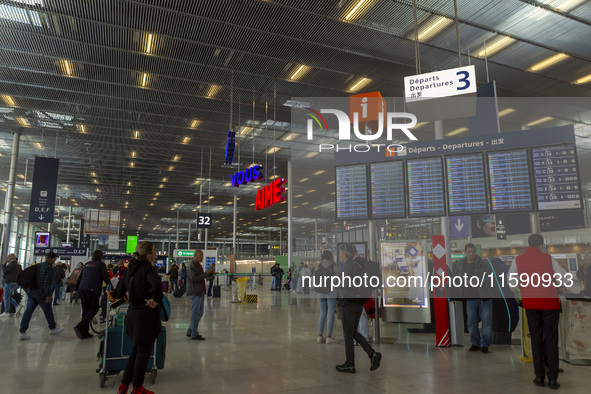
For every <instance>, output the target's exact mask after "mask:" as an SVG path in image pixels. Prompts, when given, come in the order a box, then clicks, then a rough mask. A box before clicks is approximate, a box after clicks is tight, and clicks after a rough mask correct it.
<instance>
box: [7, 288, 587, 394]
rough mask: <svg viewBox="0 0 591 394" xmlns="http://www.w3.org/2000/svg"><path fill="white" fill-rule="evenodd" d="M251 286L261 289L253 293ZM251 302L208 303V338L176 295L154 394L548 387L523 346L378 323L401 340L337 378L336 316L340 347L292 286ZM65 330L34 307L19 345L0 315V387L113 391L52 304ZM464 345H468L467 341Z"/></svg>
mask: <svg viewBox="0 0 591 394" xmlns="http://www.w3.org/2000/svg"><path fill="white" fill-rule="evenodd" d="M255 292H257V291H256V290H255ZM258 292H259V302H258V304H256V305H240V304H232V303H231V302H230V298H231V296H230V292H229V291H223V292H222V298H221V299H211V298H210V299H207V300H206V311H205V316H204V318H203V320H202V324H201V326H200V331H201V333H202V335H203V336H204V337H206V340H205V341H191V340H190V339H188V338H187V337H186V336H185V331H186V328H187V326H188V313H189V300H188V299H187V297H186V296H185V297H183V298H180V299H172V300H171V301H172V309H173V314H172V318H171V320H170V321H169V322H168V323H166V325H167V327H168V348H167V357H166V366H165V369H163V370H161V371H159V373H158V378H157V381H156V383H155V384H153V385H152V384H150V383H149V382H148V381H147V380H146V387H147V388H149V389H150V390H154V391H155V392H156V393H159V394H163V393H197V392H198V393H212V394H213V393H239V394H241V393H257V394H258V393H306V394H315V393H317V394H331V393H335V394H336V393H338V394H341V393H364V394H366V393H367V394H371V393H400V392H414V393H435V392H437V393H501V392H502V393H547V392H550V390H549V389H548V388H547V387H544V388H538V387H536V386H535V385H534V384H533V383H532V380H533V378H534V375H533V366H532V364H527V363H523V362H522V361H521V360H520V359H519V354H520V347H519V346H494V345H493V347H492V348H491V353H490V354H487V355H484V354H482V353H469V352H467V351H466V349H465V348H459V347H452V348H437V347H435V346H434V342H435V339H434V335H433V334H407V333H406V330H405V327H403V326H401V325H398V324H391V323H388V324H382V326H381V327H382V336H384V337H386V336H390V337H398V340H397V341H396V343H395V344H378V345H375V347H376V349H378V350H379V351H381V352H382V353H383V360H382V365H381V367H380V368H379V369H378V370H376V371H374V372H370V371H369V359H368V358H366V356H365V354H364V353H363V351H362V349H360V348H357V350H356V351H357V353H356V354H357V373H356V374H342V373H339V372H337V371H336V370H335V365H336V364H340V363H342V362H343V361H344V359H345V356H344V352H345V351H344V345H343V344H342V330H341V326H340V321H337V322H335V332H334V336H335V337H336V338H337V339H339V340H341V343H340V344H332V345H326V344H321V345H319V344H316V327H317V316H318V304H317V301H316V299H315V298H304V297H302V296H299V295H296V294H290V293H288V292H285V291H284V292H282V293H274V292H273V293H272V292H270V291H269V289H268V288H267V287H266V286H265V287H264V288H261V289H258ZM54 310H55V313H56V318H57V320H58V321H59V323H60V324H61V325H63V326H64V327H65V331H64V332H63V333H61V334H59V335H49V330H48V328H47V325H46V322H45V319H44V317H43V314H42V312H41V311H40V310H39V308H37V311H36V312H35V314H34V317H33V320H32V322H31V327H30V329H29V331H28V334H29V335H30V336H31V337H32V338H31V339H30V340H28V341H17V333H18V324H19V322H20V319H18V318H14V317H11V318H2V319H1V320H0V349H1V357H0V393H3V394H29V393H31V394H32V393H35V394H38V393H51V394H54V393H60V394H68V393H76V394H79V393H105V392H106V393H109V392H112V393H114V392H116V389H117V387H118V385H119V379H120V378H119V377H114V378H112V379H110V380H108V381H107V383H106V387H105V388H103V389H101V388H100V387H99V376H98V374H97V373H96V372H95V370H96V368H97V365H98V364H97V359H96V354H97V350H98V344H99V340H98V339H96V338H95V339H91V340H86V341H80V340H78V339H77V338H76V336H75V334H74V332H73V330H72V327H73V326H74V325H75V324H76V323H77V321H78V317H79V313H80V309H79V305H70V304H69V303H65V302H63V301H62V304H61V305H59V306H55V307H54ZM466 342H469V340H468V338H466ZM561 367H562V368H564V370H565V372H564V373H563V374H561V375H560V378H559V382H560V384H561V386H562V387H561V388H560V390H559V392H562V393H581V392H585V391H588V389H589V376H590V374H591V367H588V366H586V367H581V366H571V365H569V364H566V363H563V362H561Z"/></svg>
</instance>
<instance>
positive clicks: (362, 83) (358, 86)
mask: <svg viewBox="0 0 591 394" xmlns="http://www.w3.org/2000/svg"><path fill="white" fill-rule="evenodd" d="M370 82H371V79H367V78H361V79H360V80H359V81H357V83H355V85H353V86H351V88H350V89H349V92H354V91H355V90H357V89H361V88H362V87H364V86H365V85H367V84H368V83H370Z"/></svg>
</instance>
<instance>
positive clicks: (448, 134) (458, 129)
mask: <svg viewBox="0 0 591 394" xmlns="http://www.w3.org/2000/svg"><path fill="white" fill-rule="evenodd" d="M465 131H468V128H467V127H460V128H457V129H455V130H452V131H450V132H449V133H447V134H446V135H445V136H446V137H451V136H454V135H458V134H462V133H463V132H465Z"/></svg>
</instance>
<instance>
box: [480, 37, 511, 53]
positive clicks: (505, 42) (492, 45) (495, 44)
mask: <svg viewBox="0 0 591 394" xmlns="http://www.w3.org/2000/svg"><path fill="white" fill-rule="evenodd" d="M515 42H517V40H516V39H514V38H512V37H509V36H503V37H499V38H497V39H494V40H490V41H489V42H487V43H486V44H485V45H483V46H482V47H480V48H479V49H478V50H477V51H476V57H491V56H492V55H494V54H495V53H498V52H500V51H502V50H503V49H505V48H507V47H508V46H510V45H511V44H514V43H515Z"/></svg>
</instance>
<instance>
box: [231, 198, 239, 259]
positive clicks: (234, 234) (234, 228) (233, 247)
mask: <svg viewBox="0 0 591 394" xmlns="http://www.w3.org/2000/svg"><path fill="white" fill-rule="evenodd" d="M237 220H238V198H236V195H234V214H233V223H232V253H233V254H234V259H236V258H237V257H238V253H237V250H236V224H237V223H236V221H237Z"/></svg>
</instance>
